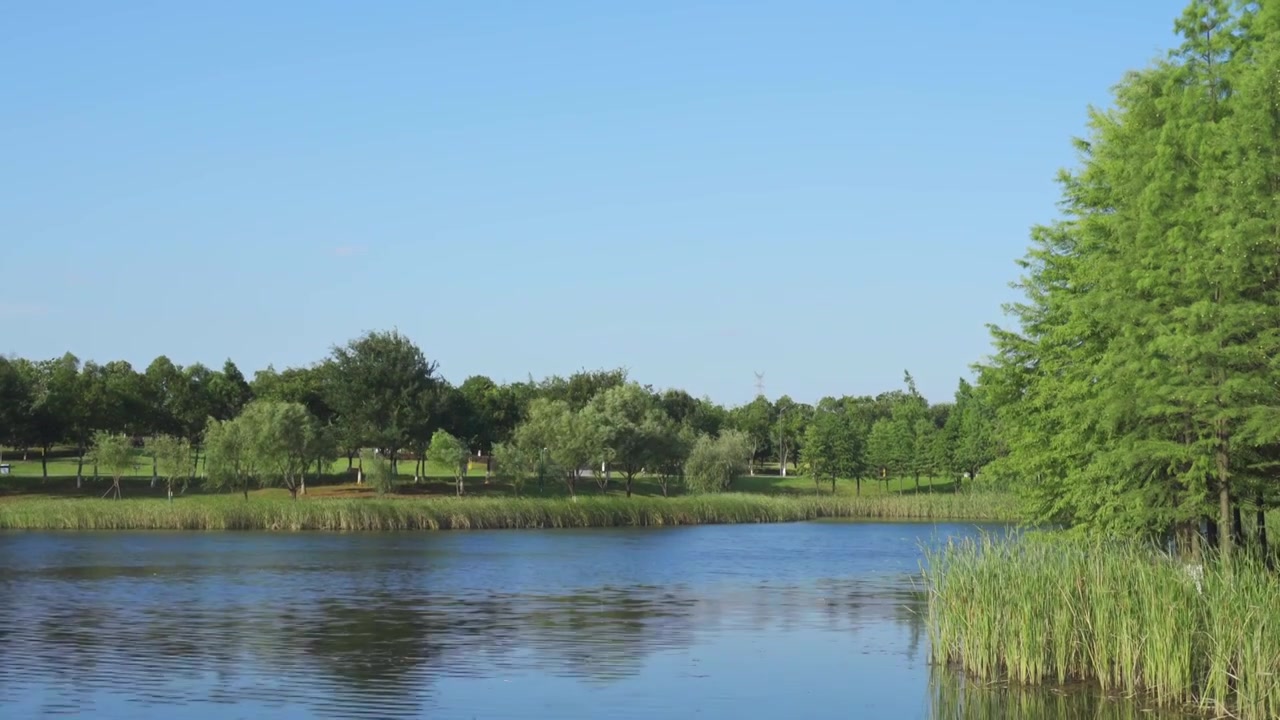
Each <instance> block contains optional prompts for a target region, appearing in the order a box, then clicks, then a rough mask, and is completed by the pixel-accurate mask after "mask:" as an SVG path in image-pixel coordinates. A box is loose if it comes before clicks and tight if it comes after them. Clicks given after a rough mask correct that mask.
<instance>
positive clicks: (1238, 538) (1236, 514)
mask: <svg viewBox="0 0 1280 720" xmlns="http://www.w3.org/2000/svg"><path fill="white" fill-rule="evenodd" d="M1240 515H1241V513H1240V503H1238V502H1237V503H1235V507H1233V508H1232V509H1231V544H1232V545H1235V546H1236V547H1244V518H1242V517H1241V516H1240Z"/></svg>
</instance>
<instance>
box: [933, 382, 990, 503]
mask: <svg viewBox="0 0 1280 720" xmlns="http://www.w3.org/2000/svg"><path fill="white" fill-rule="evenodd" d="M987 394H988V393H987V391H986V390H985V388H982V387H981V386H974V385H971V384H969V383H968V382H967V381H965V380H963V379H962V380H961V381H960V386H959V387H958V388H957V389H956V395H955V398H956V399H955V407H954V409H953V410H952V411H951V413H950V415H948V416H947V421H946V425H945V426H944V428H943V433H944V435H945V436H946V438H947V444H948V445H949V447H950V449H951V453H950V455H949V456H948V460H949V461H950V464H949V469H950V470H951V471H952V472H954V473H956V474H957V475H968V476H969V478H970V479H976V478H977V477H978V472H979V471H981V470H982V468H983V467H985V466H986V465H987V464H988V463H990V462H991V461H992V460H994V459H995V457H996V437H995V416H994V412H993V409H992V407H991V404H990V402H989V401H988V399H987Z"/></svg>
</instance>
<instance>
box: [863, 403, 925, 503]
mask: <svg viewBox="0 0 1280 720" xmlns="http://www.w3.org/2000/svg"><path fill="white" fill-rule="evenodd" d="M914 439H915V438H914V434H913V433H912V431H911V428H910V427H909V426H907V425H906V424H905V423H904V422H903V421H902V419H900V418H899V419H894V418H889V419H881V420H877V421H876V422H875V424H874V425H872V426H871V434H870V436H869V437H868V438H867V460H868V461H869V462H870V464H871V467H872V469H873V470H874V471H875V473H876V476H877V477H879V478H880V479H881V480H883V481H884V483H885V489H886V490H887V489H888V487H889V478H891V477H897V476H899V475H905V474H906V473H907V472H909V469H910V467H911V452H912V450H913V448H914V445H915V442H914Z"/></svg>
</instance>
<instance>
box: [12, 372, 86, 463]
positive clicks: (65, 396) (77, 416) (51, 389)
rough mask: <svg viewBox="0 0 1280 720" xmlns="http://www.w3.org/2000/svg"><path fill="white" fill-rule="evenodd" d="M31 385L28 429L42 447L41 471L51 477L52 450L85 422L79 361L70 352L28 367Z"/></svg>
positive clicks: (35, 441)
mask: <svg viewBox="0 0 1280 720" xmlns="http://www.w3.org/2000/svg"><path fill="white" fill-rule="evenodd" d="M26 367H27V368H28V369H29V372H30V373H31V374H30V375H29V376H28V380H27V383H28V385H29V387H31V388H32V395H31V404H30V416H29V422H28V423H27V429H28V430H29V431H30V437H29V438H28V439H29V440H31V441H33V442H34V443H35V444H36V445H37V446H39V448H40V472H41V476H42V477H46V478H47V477H49V451H50V450H51V449H52V448H53V446H54V445H55V444H57V443H59V442H62V441H63V440H66V439H67V438H68V437H70V436H72V435H73V434H74V433H75V429H76V427H77V425H80V424H82V423H84V422H85V416H86V413H85V409H84V404H83V401H82V395H81V393H80V387H79V385H80V361H79V360H78V359H77V358H76V356H74V355H72V354H71V353H67V354H65V355H63V356H62V357H61V358H58V359H56V360H46V361H43V362H39V363H36V364H34V365H27V366H26Z"/></svg>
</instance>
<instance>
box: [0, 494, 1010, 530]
mask: <svg viewBox="0 0 1280 720" xmlns="http://www.w3.org/2000/svg"><path fill="white" fill-rule="evenodd" d="M1014 515H1015V505H1014V504H1013V503H1012V502H1011V501H1009V500H1007V499H1006V498H1003V497H1002V496H985V495H919V496H880V497H869V498H857V497H840V496H822V497H785V496H772V497H771V496H764V495H752V494H738V493H723V494H710V495H687V496H681V497H675V498H660V497H633V498H625V497H616V496H612V497H611V496H603V497H580V498H578V499H576V500H575V499H569V498H511V497H506V498H482V497H476V498H448V497H444V498H440V497H433V498H377V499H355V500H349V499H319V498H316V499H307V500H302V501H293V500H286V499H260V498H254V499H252V500H249V501H245V500H242V499H240V498H239V497H238V496H229V495H220V496H196V497H188V498H181V499H179V500H177V501H175V502H173V503H172V504H170V503H169V502H167V501H162V500H153V499H133V500H124V501H121V502H105V501H100V500H90V499H42V500H20V501H14V502H7V503H2V504H0V529H8V530H289V531H300V530H331V531H378V530H466V529H515V528H586V527H639V526H662V525H703V524H723V523H762V522H790V521H800V520H815V519H821V518H880V519H903V520H908V519H918V520H943V519H957V520H1010V519H1013V517H1014Z"/></svg>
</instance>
